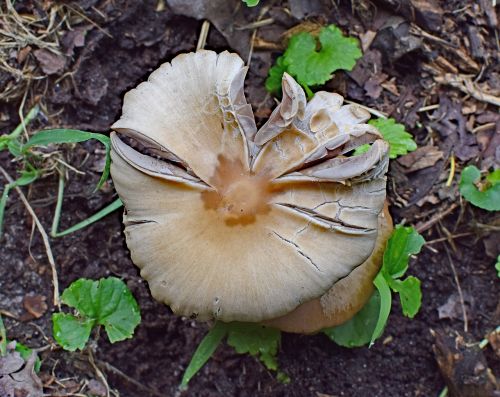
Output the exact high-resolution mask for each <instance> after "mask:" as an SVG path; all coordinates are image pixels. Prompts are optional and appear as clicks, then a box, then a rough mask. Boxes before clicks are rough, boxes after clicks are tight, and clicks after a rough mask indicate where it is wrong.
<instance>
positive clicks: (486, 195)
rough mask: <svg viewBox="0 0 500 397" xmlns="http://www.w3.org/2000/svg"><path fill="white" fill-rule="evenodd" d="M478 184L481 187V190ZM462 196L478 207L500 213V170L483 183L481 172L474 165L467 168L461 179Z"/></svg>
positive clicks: (487, 177) (487, 176)
mask: <svg viewBox="0 0 500 397" xmlns="http://www.w3.org/2000/svg"><path fill="white" fill-rule="evenodd" d="M476 184H478V185H480V187H479V189H478V187H477V186H476ZM460 194H461V195H462V196H464V198H465V199H466V200H467V201H469V202H470V203H471V204H473V205H475V206H476V207H479V208H482V209H485V210H487V211H500V169H497V170H495V171H493V172H491V173H489V174H488V175H486V179H485V180H484V181H481V172H480V171H479V169H478V168H477V167H476V166H474V165H469V166H468V167H465V168H464V169H463V171H462V175H461V177H460Z"/></svg>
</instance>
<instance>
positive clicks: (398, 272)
mask: <svg viewBox="0 0 500 397" xmlns="http://www.w3.org/2000/svg"><path fill="white" fill-rule="evenodd" d="M424 244H425V240H424V238H423V237H422V236H421V235H420V234H418V232H417V231H416V230H415V229H413V228H412V227H404V226H401V225H397V226H396V228H395V229H394V231H393V232H392V235H391V237H390V239H389V241H388V242H387V247H386V249H385V251H384V261H383V265H382V272H383V273H384V274H386V275H388V276H390V277H392V278H399V277H401V276H403V275H404V274H405V273H406V270H407V269H408V260H409V259H410V255H415V254H418V253H419V252H420V250H421V249H422V247H423V245H424Z"/></svg>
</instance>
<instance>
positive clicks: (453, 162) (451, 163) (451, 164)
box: [446, 153, 455, 187]
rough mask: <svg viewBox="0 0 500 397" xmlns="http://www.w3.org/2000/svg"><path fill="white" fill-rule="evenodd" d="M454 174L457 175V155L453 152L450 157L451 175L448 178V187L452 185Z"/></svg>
mask: <svg viewBox="0 0 500 397" xmlns="http://www.w3.org/2000/svg"><path fill="white" fill-rule="evenodd" d="M454 176H455V156H454V155H453V153H452V154H451V159H450V175H448V179H447V180H446V187H450V186H451V183H452V182H453V177H454Z"/></svg>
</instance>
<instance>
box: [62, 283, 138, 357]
mask: <svg viewBox="0 0 500 397" xmlns="http://www.w3.org/2000/svg"><path fill="white" fill-rule="evenodd" d="M61 300H62V302H63V303H65V304H66V305H68V306H70V307H73V308H75V309H76V310H77V311H78V314H77V316H73V315H69V314H63V313H56V314H54V315H53V321H54V337H55V338H56V340H57V341H58V342H60V344H61V345H62V346H63V347H64V348H65V349H66V348H67V347H68V350H75V349H82V348H83V347H84V346H85V343H86V341H87V340H88V338H89V335H90V331H91V329H92V327H93V326H94V325H97V324H99V325H103V326H104V329H105V331H106V333H107V335H108V338H109V340H110V341H111V342H112V343H114V342H118V341H121V340H124V339H127V338H131V337H132V335H133V333H134V329H135V327H136V326H137V325H138V324H139V323H140V321H141V315H140V311H139V306H138V304H137V301H136V300H135V298H134V297H133V296H132V293H131V292H130V290H129V289H128V287H127V286H126V285H125V283H124V282H123V281H121V280H120V279H118V278H115V277H109V278H105V279H101V280H99V281H93V280H87V279H78V280H76V281H75V282H74V283H72V284H71V285H70V286H69V287H68V288H67V289H66V290H65V291H64V292H63V294H62V296H61ZM85 336H86V337H85Z"/></svg>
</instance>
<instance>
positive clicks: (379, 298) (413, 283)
mask: <svg viewBox="0 0 500 397" xmlns="http://www.w3.org/2000/svg"><path fill="white" fill-rule="evenodd" d="M424 243H425V240H424V239H423V237H422V236H421V235H420V234H418V233H417V232H416V231H415V230H414V229H413V228H412V227H403V226H401V225H398V226H396V228H395V229H394V231H393V233H392V235H391V237H390V238H389V240H388V242H387V246H386V249H385V251H384V258H383V263H382V267H381V269H380V271H379V273H378V275H377V277H376V278H375V280H374V284H375V286H376V288H377V289H376V290H375V291H374V293H373V295H372V297H371V298H370V300H369V301H368V303H367V304H366V305H365V306H364V307H363V308H362V309H361V310H360V311H359V312H358V313H357V314H356V315H355V316H354V317H353V318H352V319H350V320H349V321H347V322H346V323H344V324H341V325H338V326H336V327H332V328H328V329H324V330H323V332H324V333H325V334H326V335H327V336H328V337H329V338H330V339H331V340H333V341H334V342H335V343H337V344H338V345H340V346H344V347H360V346H364V345H367V344H370V346H371V345H372V344H373V343H374V341H375V340H376V339H378V338H379V337H380V335H381V334H382V332H383V330H384V328H385V325H386V324H387V320H388V318H389V314H390V312H391V306H392V293H391V289H392V290H393V291H394V292H396V293H398V294H399V298H400V301H401V306H402V309H403V314H404V315H405V316H407V317H410V318H413V317H414V316H415V315H416V314H417V313H418V311H419V309H420V306H421V303H422V292H421V290H420V280H418V279H417V278H416V277H413V276H409V277H407V278H406V279H404V280H400V279H401V278H402V277H403V276H404V275H405V273H406V271H407V270H408V261H409V258H410V256H411V255H415V254H418V253H419V252H420V250H421V248H422V246H423V244H424ZM226 336H227V343H228V344H229V345H230V346H232V347H233V348H234V349H235V350H236V351H237V352H238V353H248V354H250V355H252V356H255V357H258V358H259V360H260V361H262V363H263V364H264V365H265V366H266V367H267V368H268V369H270V370H273V371H277V377H278V380H280V381H283V382H285V383H287V382H289V381H290V379H289V378H288V376H287V375H286V374H284V373H282V372H280V371H279V370H278V361H277V359H276V355H277V351H278V346H279V342H280V339H281V332H280V331H279V330H277V329H274V328H270V327H264V326H263V325H260V324H254V323H239V322H234V323H222V322H217V323H216V324H215V325H214V327H213V328H212V329H210V330H209V331H208V333H207V334H206V335H205V337H204V338H203V340H202V341H201V343H200V344H199V345H198V348H197V349H196V351H195V353H194V355H193V357H192V359H191V361H190V363H189V365H188V367H187V368H186V371H185V372H184V376H183V378H182V381H181V388H186V387H187V385H188V383H189V381H190V380H191V379H192V378H193V376H194V375H195V374H196V373H197V372H198V371H199V370H200V369H201V368H202V367H203V365H205V363H206V362H207V361H208V360H209V359H210V357H211V356H212V355H213V353H214V352H215V350H216V349H217V347H218V346H219V344H220V343H221V342H222V341H223V339H224V337H226Z"/></svg>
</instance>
